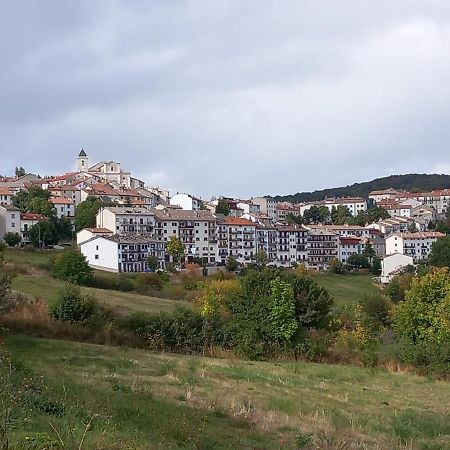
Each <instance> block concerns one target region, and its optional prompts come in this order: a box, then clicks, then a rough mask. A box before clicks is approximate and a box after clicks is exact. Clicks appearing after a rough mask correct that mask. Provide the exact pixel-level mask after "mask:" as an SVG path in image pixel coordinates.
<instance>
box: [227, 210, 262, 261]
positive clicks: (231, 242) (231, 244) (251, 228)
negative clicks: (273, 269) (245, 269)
mask: <svg viewBox="0 0 450 450" xmlns="http://www.w3.org/2000/svg"><path fill="white" fill-rule="evenodd" d="M218 227H219V230H218V241H219V247H218V254H219V257H220V262H221V263H225V262H226V260H227V258H228V256H233V257H235V258H236V260H237V261H238V262H239V263H241V264H244V265H245V264H248V263H250V262H254V261H255V256H256V252H257V250H256V245H257V244H256V242H257V239H256V223H254V222H252V221H251V220H248V219H243V218H241V217H223V218H221V219H219V222H218Z"/></svg>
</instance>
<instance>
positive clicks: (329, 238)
mask: <svg viewBox="0 0 450 450" xmlns="http://www.w3.org/2000/svg"><path fill="white" fill-rule="evenodd" d="M307 254H308V266H309V267H310V268H312V269H317V270H326V269H328V267H329V266H330V261H331V260H332V259H337V258H338V257H339V235H338V234H336V233H333V232H332V231H327V230H325V229H311V230H309V231H308V235H307Z"/></svg>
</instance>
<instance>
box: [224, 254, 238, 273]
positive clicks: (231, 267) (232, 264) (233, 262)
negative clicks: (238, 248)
mask: <svg viewBox="0 0 450 450" xmlns="http://www.w3.org/2000/svg"><path fill="white" fill-rule="evenodd" d="M225 267H226V268H227V270H228V271H229V272H234V271H236V270H238V269H239V263H238V260H237V259H236V258H235V257H234V256H233V255H230V256H229V257H228V258H227V262H226V264H225Z"/></svg>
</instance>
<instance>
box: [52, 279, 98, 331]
mask: <svg viewBox="0 0 450 450" xmlns="http://www.w3.org/2000/svg"><path fill="white" fill-rule="evenodd" d="M49 314H50V317H51V318H52V319H54V320H61V321H67V322H71V323H75V324H80V325H89V324H90V323H91V322H92V320H93V319H94V318H95V317H96V316H99V315H100V307H99V305H98V303H97V301H96V300H95V299H94V298H92V297H90V296H88V295H86V296H83V295H82V294H81V291H80V288H79V287H78V286H75V285H68V286H66V288H65V289H64V291H62V292H61V293H60V294H59V296H58V297H57V298H56V299H55V300H54V301H53V303H52V304H51V305H50V308H49Z"/></svg>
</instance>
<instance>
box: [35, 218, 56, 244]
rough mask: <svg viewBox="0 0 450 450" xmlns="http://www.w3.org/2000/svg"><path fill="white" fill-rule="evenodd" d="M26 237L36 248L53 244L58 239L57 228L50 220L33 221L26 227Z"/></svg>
mask: <svg viewBox="0 0 450 450" xmlns="http://www.w3.org/2000/svg"><path fill="white" fill-rule="evenodd" d="M27 237H28V239H29V240H30V241H31V243H32V244H33V245H34V246H35V247H36V248H41V247H46V246H49V245H55V244H57V243H58V241H59V234H58V230H57V229H56V226H55V224H54V223H53V222H52V221H50V220H42V221H40V222H38V223H35V224H34V225H33V226H32V227H30V228H29V229H28V231H27Z"/></svg>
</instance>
